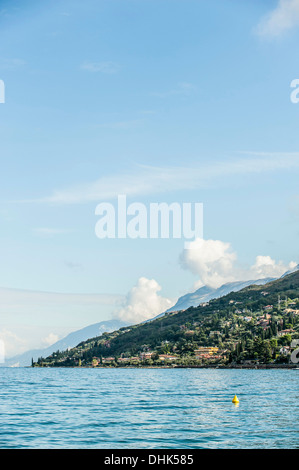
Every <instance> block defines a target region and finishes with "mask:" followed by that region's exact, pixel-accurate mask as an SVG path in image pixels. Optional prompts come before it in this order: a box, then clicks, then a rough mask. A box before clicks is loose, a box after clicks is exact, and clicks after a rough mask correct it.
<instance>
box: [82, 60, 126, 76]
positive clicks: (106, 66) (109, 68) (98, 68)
mask: <svg viewBox="0 0 299 470" xmlns="http://www.w3.org/2000/svg"><path fill="white" fill-rule="evenodd" d="M81 69H82V70H87V71H88V72H101V73H106V74H114V73H117V72H118V71H119V70H120V66H119V65H118V64H116V63H115V62H84V63H83V64H82V65H81Z"/></svg>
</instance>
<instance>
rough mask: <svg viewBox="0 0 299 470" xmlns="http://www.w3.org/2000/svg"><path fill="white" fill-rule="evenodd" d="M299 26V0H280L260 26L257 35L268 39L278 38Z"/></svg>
mask: <svg viewBox="0 0 299 470" xmlns="http://www.w3.org/2000/svg"><path fill="white" fill-rule="evenodd" d="M296 26H299V0H280V1H279V2H278V5H277V7H276V8H275V10H273V11H271V12H270V13H269V14H268V15H267V16H266V17H265V18H264V19H263V20H262V21H261V22H260V24H259V25H258V28H257V33H258V34H259V35H261V36H266V37H270V38H273V37H277V36H280V35H281V34H283V33H285V32H286V31H289V30H291V29H293V28H295V27H296Z"/></svg>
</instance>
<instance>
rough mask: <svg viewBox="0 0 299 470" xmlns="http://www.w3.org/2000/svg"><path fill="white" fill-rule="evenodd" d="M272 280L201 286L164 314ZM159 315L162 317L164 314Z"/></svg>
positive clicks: (271, 279)
mask: <svg viewBox="0 0 299 470" xmlns="http://www.w3.org/2000/svg"><path fill="white" fill-rule="evenodd" d="M274 280H275V278H270V277H268V278H265V279H258V280H251V281H236V282H228V283H227V284H224V285H223V286H221V287H218V288H217V289H215V288H213V287H208V286H203V287H200V288H199V289H197V290H196V291H195V292H193V293H192V294H186V295H183V296H182V297H180V298H179V299H178V301H177V303H176V304H175V305H174V306H173V307H171V308H169V309H168V310H167V311H166V312H165V313H168V312H176V311H178V310H186V309H187V308H189V307H197V306H198V305H200V304H202V303H204V302H209V301H210V300H212V299H218V298H219V297H223V296H224V295H227V294H229V293H230V292H238V291H239V290H241V289H244V288H245V287H248V286H251V285H253V284H256V285H258V286H261V285H264V284H267V283H268V282H271V281H274ZM161 315H164V313H163V314H161ZM161 315H159V316H161ZM159 316H158V317H159ZM158 317H156V318H158Z"/></svg>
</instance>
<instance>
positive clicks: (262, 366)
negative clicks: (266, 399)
mask: <svg viewBox="0 0 299 470" xmlns="http://www.w3.org/2000/svg"><path fill="white" fill-rule="evenodd" d="M7 368H8V369H11V367H7ZM24 368H25V369H109V370H111V369H222V370H232V369H239V370H240V369H249V370H265V369H276V370H277V369H282V370H285V369H288V370H290V369H294V370H299V365H298V364H254V365H253V364H235V365H214V366H212V365H210V366H196V365H190V366H180V365H172V366H120V367H109V366H97V367H93V366H67V367H66V366H41V367H40V366H34V367H32V366H24ZM16 369H20V367H16Z"/></svg>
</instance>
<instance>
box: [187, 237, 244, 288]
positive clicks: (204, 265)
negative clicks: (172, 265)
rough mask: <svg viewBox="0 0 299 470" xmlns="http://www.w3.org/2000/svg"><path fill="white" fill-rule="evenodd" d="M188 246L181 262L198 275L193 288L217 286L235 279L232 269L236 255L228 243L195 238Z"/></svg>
mask: <svg viewBox="0 0 299 470" xmlns="http://www.w3.org/2000/svg"><path fill="white" fill-rule="evenodd" d="M188 246H189V248H188V249H187V250H184V252H183V254H182V256H181V263H182V266H183V267H184V268H186V269H189V270H190V271H191V272H192V273H193V274H196V275H198V276H199V281H198V282H197V283H196V284H195V288H199V287H201V286H202V285H207V286H211V287H219V286H221V285H222V284H225V283H226V282H230V281H234V280H235V277H234V274H233V271H234V263H235V261H236V259H237V255H236V253H234V252H233V251H232V249H231V245H230V244H229V243H224V242H222V241H220V240H203V239H202V238H197V239H196V240H194V241H193V242H190V243H189V244H188Z"/></svg>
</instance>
